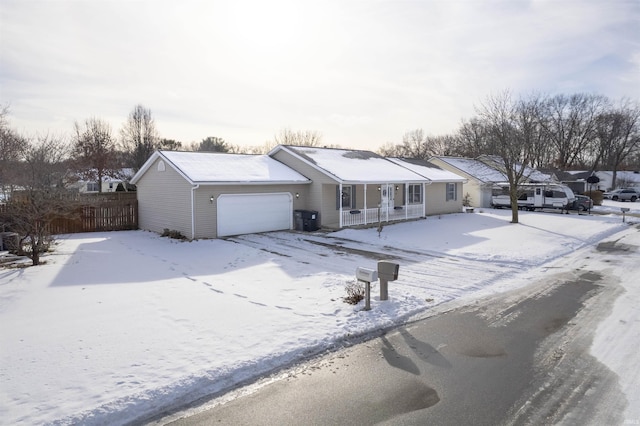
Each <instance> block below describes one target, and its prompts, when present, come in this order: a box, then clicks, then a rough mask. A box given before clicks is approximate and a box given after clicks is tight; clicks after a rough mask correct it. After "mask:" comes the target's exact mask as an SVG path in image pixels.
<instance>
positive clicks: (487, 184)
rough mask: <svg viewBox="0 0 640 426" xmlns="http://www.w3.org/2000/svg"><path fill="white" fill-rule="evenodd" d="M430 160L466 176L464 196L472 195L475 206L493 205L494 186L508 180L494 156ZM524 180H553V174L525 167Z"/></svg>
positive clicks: (439, 157) (472, 202) (434, 158)
mask: <svg viewBox="0 0 640 426" xmlns="http://www.w3.org/2000/svg"><path fill="white" fill-rule="evenodd" d="M429 162H430V163H432V164H435V165H436V166H438V167H440V168H442V169H444V170H448V171H450V172H453V173H455V174H457V175H460V176H463V177H464V178H466V182H465V183H464V185H463V188H462V191H463V196H466V195H467V194H468V195H469V197H470V204H471V206H473V207H483V208H488V207H491V196H492V190H493V188H494V186H495V185H496V184H498V183H504V182H507V181H508V178H507V176H506V175H505V174H504V173H503V172H502V171H500V169H501V168H502V166H501V164H500V161H499V160H498V159H497V158H496V157H493V156H488V155H483V156H480V157H478V158H464V157H445V156H436V157H431V158H430V159H429ZM524 175H525V179H523V182H553V181H554V179H553V177H552V176H549V175H547V174H545V173H542V172H539V171H538V170H535V169H532V168H526V169H525V173H524Z"/></svg>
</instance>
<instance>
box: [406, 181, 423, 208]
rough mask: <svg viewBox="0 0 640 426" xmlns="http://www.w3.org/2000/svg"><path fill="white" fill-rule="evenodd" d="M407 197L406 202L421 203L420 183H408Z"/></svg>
mask: <svg viewBox="0 0 640 426" xmlns="http://www.w3.org/2000/svg"><path fill="white" fill-rule="evenodd" d="M408 192H409V199H408V201H407V204H422V184H421V183H414V184H410V185H409V188H408Z"/></svg>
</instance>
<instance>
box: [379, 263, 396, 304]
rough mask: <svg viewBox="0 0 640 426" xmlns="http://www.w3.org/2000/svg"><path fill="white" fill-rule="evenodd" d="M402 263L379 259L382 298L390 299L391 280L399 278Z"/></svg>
mask: <svg viewBox="0 0 640 426" xmlns="http://www.w3.org/2000/svg"><path fill="white" fill-rule="evenodd" d="M399 269H400V265H398V264H397V263H393V262H389V261H388V260H380V261H378V278H380V300H389V281H395V280H397V279H398V271H399Z"/></svg>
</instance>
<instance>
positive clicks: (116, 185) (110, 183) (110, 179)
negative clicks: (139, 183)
mask: <svg viewBox="0 0 640 426" xmlns="http://www.w3.org/2000/svg"><path fill="white" fill-rule="evenodd" d="M117 175H118V176H104V177H103V178H102V192H118V191H135V190H136V188H135V186H134V185H132V184H131V183H129V181H130V180H131V177H132V176H133V175H134V173H133V169H121V170H119V171H118V173H117ZM76 179H78V178H77V177H76ZM67 187H68V188H70V189H75V190H77V191H78V192H80V193H81V194H92V193H98V192H100V186H99V184H98V181H97V180H94V181H87V180H83V179H81V178H80V179H78V180H76V181H74V182H73V183H71V184H68V185H67Z"/></svg>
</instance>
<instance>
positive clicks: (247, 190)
mask: <svg viewBox="0 0 640 426" xmlns="http://www.w3.org/2000/svg"><path fill="white" fill-rule="evenodd" d="M283 192H286V193H289V194H291V198H292V200H293V210H298V209H302V210H305V209H306V207H305V206H304V201H303V200H305V199H308V197H309V195H308V192H309V185H308V184H301V185H295V184H290V185H218V184H209V185H201V186H200V187H199V188H198V189H197V190H196V192H195V218H196V220H195V223H196V229H195V238H217V237H218V225H217V224H218V211H217V205H218V197H220V195H222V194H268V193H283ZM296 194H299V197H296ZM211 197H213V202H211ZM256 214H257V215H259V214H260V212H256ZM292 223H293V219H292Z"/></svg>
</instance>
